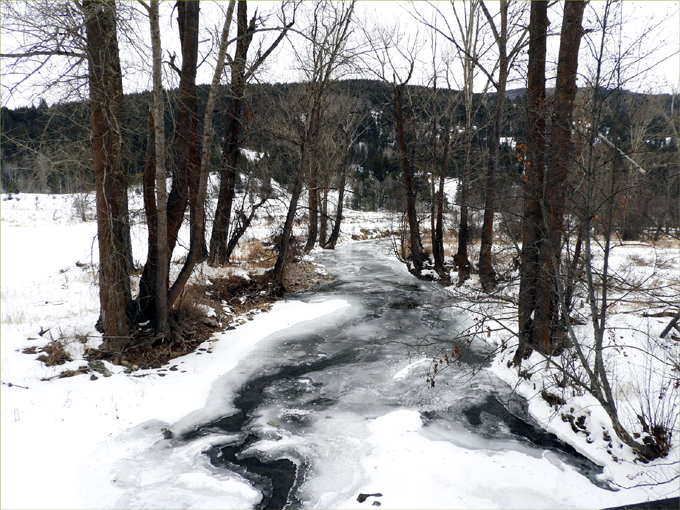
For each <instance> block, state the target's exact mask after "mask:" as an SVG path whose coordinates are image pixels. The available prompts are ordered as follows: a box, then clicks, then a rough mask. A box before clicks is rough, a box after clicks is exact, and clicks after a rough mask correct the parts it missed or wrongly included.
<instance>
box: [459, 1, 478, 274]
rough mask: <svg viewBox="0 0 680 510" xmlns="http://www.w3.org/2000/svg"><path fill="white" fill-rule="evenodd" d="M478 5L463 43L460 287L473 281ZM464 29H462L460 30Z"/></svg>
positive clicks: (472, 7)
mask: <svg viewBox="0 0 680 510" xmlns="http://www.w3.org/2000/svg"><path fill="white" fill-rule="evenodd" d="M478 7H479V3H478V2H470V10H469V13H468V19H467V22H466V26H465V35H464V38H463V43H464V46H465V49H464V52H463V79H464V83H463V93H464V96H465V163H464V167H463V176H462V178H461V181H460V188H461V194H460V225H459V229H458V252H457V253H456V260H457V264H458V285H462V284H463V283H464V282H465V281H466V280H468V279H469V278H470V271H471V265H470V259H469V257H468V244H469V242H470V224H469V200H470V199H469V193H470V172H471V166H472V138H473V136H474V133H473V129H474V113H473V108H474V104H473V99H474V95H473V90H474V69H475V61H476V51H477V37H478V25H479V24H478V22H477V20H478V12H477V8H478ZM461 28H462V27H461Z"/></svg>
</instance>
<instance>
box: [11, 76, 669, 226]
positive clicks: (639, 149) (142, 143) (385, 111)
mask: <svg viewBox="0 0 680 510" xmlns="http://www.w3.org/2000/svg"><path fill="white" fill-rule="evenodd" d="M304 87H305V84H300V83H297V84H255V85H252V84H251V85H248V87H247V90H248V94H247V97H248V101H247V105H246V106H244V108H243V111H242V117H243V121H244V127H245V130H246V136H245V140H244V147H245V148H247V149H249V150H251V151H256V152H257V153H261V154H263V155H265V159H266V162H267V163H266V165H261V167H260V169H261V170H262V169H263V168H265V167H266V171H267V172H268V173H269V175H270V176H271V177H272V178H274V179H275V180H276V181H277V182H279V183H281V184H283V185H288V184H289V183H290V173H291V171H292V169H293V168H295V165H296V164H297V162H296V160H295V158H296V155H295V154H294V151H290V150H287V149H286V140H283V139H282V138H281V137H280V136H277V135H276V129H275V127H274V126H272V125H271V122H272V117H271V116H270V113H271V110H272V108H277V107H281V106H282V105H284V104H286V102H290V101H291V98H293V97H296V96H299V95H300V94H303V93H304ZM208 88H209V87H208V86H207V85H200V86H198V87H197V95H198V102H199V112H200V115H199V119H203V114H204V112H205V104H206V101H207V97H208ZM332 90H333V95H335V96H337V98H338V101H341V102H346V104H348V105H349V104H351V105H352V106H351V107H350V108H351V109H352V110H356V112H358V113H360V114H361V124H360V126H359V128H358V134H357V136H356V139H355V140H354V141H353V143H352V146H351V149H350V154H351V155H350V165H351V166H352V169H353V176H352V177H353V179H354V182H353V184H354V189H355V194H354V195H353V196H352V197H351V198H350V199H349V200H350V205H351V206H352V207H353V208H355V209H358V210H377V209H384V208H387V209H390V210H397V209H398V207H399V203H398V201H399V197H400V192H399V189H400V184H399V183H400V180H399V179H400V173H401V167H400V162H399V155H398V151H397V147H396V144H397V134H396V125H395V118H394V108H393V106H392V103H393V100H392V97H391V95H392V91H391V88H390V86H389V85H388V84H386V83H384V82H380V81H377V80H346V81H341V82H338V83H334V84H333V85H332ZM408 94H409V96H410V98H411V100H412V101H413V104H414V109H415V113H414V116H415V117H416V118H417V121H416V123H415V124H416V125H415V126H414V128H413V133H411V140H410V143H411V145H412V147H413V149H412V150H414V151H415V150H416V147H417V146H418V145H420V148H419V150H420V151H421V152H424V148H423V145H426V143H427V142H425V141H424V140H423V139H422V138H421V137H419V133H420V134H422V133H423V132H424V131H426V130H427V129H428V125H429V124H430V123H431V122H432V118H433V115H432V112H433V111H435V112H441V111H442V110H443V109H444V108H445V107H446V105H447V104H448V103H449V102H453V103H457V106H456V108H455V112H456V117H455V118H456V125H455V126H454V127H453V128H452V132H453V134H454V138H455V136H456V135H458V138H459V141H458V142H459V143H458V147H459V150H458V152H457V153H456V152H455V149H454V151H453V154H452V157H451V160H450V161H449V164H448V169H447V176H448V177H459V174H460V169H461V165H462V159H463V154H462V134H463V131H464V125H465V105H464V104H463V100H462V95H461V92H459V91H455V90H443V91H442V90H439V91H438V95H439V97H438V98H437V104H434V103H433V100H432V96H433V94H432V91H431V90H428V89H426V88H424V87H408ZM588 94H589V92H588V91H581V93H580V95H581V96H583V97H586V96H587V95H588ZM600 94H601V95H602V96H603V99H604V101H605V102H606V103H607V105H608V108H609V110H610V113H609V114H608V115H607V116H606V117H605V119H604V120H603V122H602V126H603V131H604V132H605V133H611V136H609V139H610V140H612V139H613V136H616V137H617V142H616V143H617V145H618V146H619V147H620V148H621V150H622V151H624V152H626V153H630V154H635V158H637V159H639V158H641V161H643V162H644V163H643V166H645V170H647V171H648V174H649V175H648V178H647V179H648V184H649V188H650V189H649V190H648V192H649V198H650V199H651V198H653V197H657V198H660V199H661V201H662V202H660V203H659V202H657V205H659V206H661V203H662V204H663V206H664V207H669V208H670V210H669V211H668V212H669V213H670V214H671V217H670V218H669V220H670V221H672V220H673V218H677V210H676V209H677V208H676V207H674V206H673V204H675V205H677V200H676V199H677V197H678V193H677V192H678V183H677V175H678V166H677V164H678V162H677V158H676V157H675V156H676V154H677V152H676V151H677V136H676V132H675V130H674V129H673V124H672V119H673V118H674V116H675V115H677V112H678V108H680V99H679V98H678V96H675V97H673V96H671V95H669V94H663V95H655V96H647V95H644V94H636V93H630V92H627V91H608V90H601V91H600ZM167 96H168V103H169V107H168V109H167V111H166V126H165V128H166V133H167V134H168V136H169V137H170V139H172V138H173V137H174V136H175V133H174V129H175V125H176V124H175V119H176V116H177V108H178V106H177V103H178V99H177V96H178V90H177V89H175V90H171V91H168V92H167ZM474 101H475V104H474V106H473V109H474V111H475V118H474V126H475V133H474V137H473V143H474V147H475V150H474V151H473V158H474V159H475V160H476V161H477V164H475V165H474V166H473V175H471V181H470V183H471V186H472V188H473V189H474V190H476V191H477V192H481V186H483V173H484V165H485V157H486V153H485V150H486V149H488V141H489V140H490V134H491V121H492V119H491V114H492V112H493V110H494V106H495V94H494V93H489V94H486V95H481V94H475V95H474ZM228 102H229V99H228V87H226V86H222V87H220V92H219V99H218V101H217V106H216V108H215V113H216V115H215V119H214V126H215V127H214V129H215V132H216V133H218V134H219V133H224V132H226V125H227V115H226V111H227V106H228ZM150 105H151V93H150V92H144V93H137V94H130V95H127V96H126V97H125V138H126V139H125V153H124V154H125V166H126V168H127V170H128V172H129V175H130V179H131V180H132V182H133V183H134V182H138V181H139V180H140V179H141V175H142V173H143V171H144V161H145V154H146V148H147V134H148V133H147V114H148V111H149V108H150ZM89 116H90V111H89V106H88V104H86V103H76V102H72V103H66V104H56V105H53V106H51V107H48V106H47V104H46V103H45V102H44V101H42V102H41V103H40V104H39V105H38V106H32V107H26V108H19V109H16V110H10V109H7V108H4V107H3V108H2V110H1V116H0V121H1V122H2V128H1V129H2V131H1V132H2V137H1V138H0V141H1V150H2V167H1V168H2V189H3V191H4V192H10V193H20V192H38V193H73V192H89V191H92V190H93V185H94V180H93V179H94V177H93V173H92V151H91V148H90V145H89V144H90V140H89V137H90V130H91V126H90V117H89ZM200 129H202V125H201V126H200ZM419 130H420V131H419ZM614 133H616V134H615V135H614ZM525 143H526V90H525V89H515V90H511V91H508V92H507V103H506V114H505V121H504V124H503V147H502V150H501V154H500V157H501V162H500V167H501V168H502V170H503V175H504V176H505V179H504V180H503V182H504V183H505V184H506V185H509V184H511V183H517V182H518V181H517V179H518V178H519V177H520V175H521V172H522V168H523V167H522V165H521V161H520V159H518V157H517V155H518V152H519V149H517V147H518V146H521V145H522V144H525ZM454 147H455V143H454ZM421 159H422V165H424V166H425V165H427V164H428V163H427V161H426V159H427V156H426V155H422V156H421ZM240 164H241V165H243V166H244V167H245V166H246V165H247V158H245V157H242V158H241V163H240ZM220 165H221V153H220V151H219V150H215V152H214V156H213V160H212V166H213V170H215V171H216V170H217V169H218V168H219V167H220ZM423 186H424V185H423ZM424 187H425V188H426V186H424ZM423 192H424V193H426V194H427V191H426V190H424V191H423ZM475 197H476V200H475V201H476V202H478V205H479V206H480V207H483V202H480V197H479V196H478V193H477V194H476V195H475Z"/></svg>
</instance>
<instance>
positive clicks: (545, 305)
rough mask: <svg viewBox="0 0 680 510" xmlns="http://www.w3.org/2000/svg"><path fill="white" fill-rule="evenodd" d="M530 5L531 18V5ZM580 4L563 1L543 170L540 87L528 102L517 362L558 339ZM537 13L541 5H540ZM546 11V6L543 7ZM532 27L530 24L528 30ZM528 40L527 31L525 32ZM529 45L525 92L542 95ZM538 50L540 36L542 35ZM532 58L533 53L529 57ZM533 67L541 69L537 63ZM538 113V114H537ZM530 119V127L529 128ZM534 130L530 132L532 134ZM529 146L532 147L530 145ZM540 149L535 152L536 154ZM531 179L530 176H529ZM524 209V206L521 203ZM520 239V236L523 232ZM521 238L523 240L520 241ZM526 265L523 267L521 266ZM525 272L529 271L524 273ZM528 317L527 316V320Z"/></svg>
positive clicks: (548, 348) (582, 5)
mask: <svg viewBox="0 0 680 510" xmlns="http://www.w3.org/2000/svg"><path fill="white" fill-rule="evenodd" d="M537 4H543V2H534V3H532V5H531V12H532V21H533V19H534V18H533V15H534V6H535V5H537ZM584 9H585V2H582V1H573V2H567V3H566V4H565V12H564V20H563V23H562V33H561V37H560V51H559V58H558V63H557V80H556V86H555V100H554V109H553V121H552V127H551V129H552V131H551V139H550V145H551V147H550V149H551V161H550V165H549V166H548V168H547V170H545V169H544V168H545V155H544V151H545V117H544V116H543V115H540V113H541V112H540V91H539V90H538V89H539V87H538V86H537V88H536V90H537V92H539V94H538V95H534V94H533V93H531V92H529V93H531V94H532V96H531V97H532V99H531V100H530V103H529V108H530V110H529V115H530V119H529V126H528V133H529V132H531V134H532V138H529V142H530V145H529V154H530V155H531V156H530V161H529V163H530V167H531V169H532V171H533V173H532V174H531V175H530V174H529V172H527V181H529V182H528V186H527V187H528V190H529V192H530V195H531V196H529V197H527V194H525V199H527V198H529V203H528V206H529V207H528V212H529V214H528V215H527V214H526V212H525V227H526V229H527V232H526V241H525V242H526V245H525V246H526V248H525V246H523V248H522V252H523V260H522V270H521V280H520V310H519V317H520V328H519V329H520V342H521V343H520V348H519V349H518V351H517V353H516V355H515V361H516V363H518V362H519V361H520V360H521V359H522V358H523V357H526V356H527V355H528V354H529V353H530V352H531V349H539V350H540V351H541V352H543V353H544V354H548V355H550V354H552V353H553V351H554V350H555V349H556V348H558V347H559V346H560V344H561V340H562V338H561V337H562V334H561V331H562V328H561V327H560V322H559V321H560V314H559V311H560V307H559V299H558V285H561V282H559V281H558V279H559V278H560V272H561V269H560V258H561V248H562V235H563V224H562V219H563V216H564V203H565V197H566V189H567V177H568V175H569V164H570V155H571V128H572V116H573V109H574V99H575V97H576V71H577V67H578V50H579V46H580V42H581V37H582V35H583V29H582V26H581V23H582V20H583V11H584ZM541 11H543V8H542V7H541ZM546 11H547V7H546ZM541 19H544V20H545V25H543V23H544V22H543V21H537V23H538V27H539V28H540V30H543V26H545V29H546V30H547V12H546V14H545V18H543V17H542V16H541ZM531 30H532V28H531V26H530V31H531ZM530 38H531V35H530ZM529 47H530V49H529V53H530V56H529V66H530V70H529V79H530V80H531V81H530V85H529V91H531V90H532V87H531V85H532V84H537V83H538V84H540V82H541V81H542V84H543V85H542V92H543V98H545V50H544V49H543V65H542V80H541V78H540V77H539V76H538V71H537V76H536V77H535V79H532V74H533V73H532V62H533V61H532V51H531V42H530V46H529ZM543 48H545V39H544V38H543ZM533 56H534V57H536V58H538V55H533ZM537 67H538V68H539V70H540V68H541V66H540V65H538V63H537ZM539 116H540V118H539ZM532 117H533V120H534V122H536V123H537V124H536V126H532ZM534 128H535V129H536V131H535V132H534V131H533V130H534ZM532 146H533V148H532ZM538 151H540V153H538ZM531 177H533V178H534V180H532V179H531ZM525 211H527V208H526V207H525ZM523 237H524V236H523ZM523 240H524V239H523ZM525 263H526V267H524V264H525ZM530 271H531V273H532V274H529V272H530ZM532 316H533V318H532Z"/></svg>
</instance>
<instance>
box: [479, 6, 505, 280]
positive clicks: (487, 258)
mask: <svg viewBox="0 0 680 510" xmlns="http://www.w3.org/2000/svg"><path fill="white" fill-rule="evenodd" d="M482 8H483V9H484V12H485V14H487V18H489V19H490V16H489V15H488V11H486V8H485V6H484V5H483V4H482ZM500 14H501V29H500V32H498V33H496V34H494V36H495V38H496V45H497V46H498V83H497V84H496V111H495V114H494V123H493V138H492V140H491V149H490V151H489V163H488V166H487V173H486V199H485V203H484V224H483V225H482V242H481V247H480V251H479V280H480V283H481V284H482V289H484V292H491V291H492V290H493V288H494V287H495V285H496V272H495V271H494V269H493V265H492V262H491V249H492V247H493V223H494V213H495V208H496V189H497V187H498V184H497V177H496V176H497V175H498V166H499V159H500V157H499V149H500V143H501V135H502V130H503V115H504V113H505V89H506V86H507V81H508V66H509V64H508V55H507V52H508V50H507V43H508V2H507V0H503V1H501V3H500Z"/></svg>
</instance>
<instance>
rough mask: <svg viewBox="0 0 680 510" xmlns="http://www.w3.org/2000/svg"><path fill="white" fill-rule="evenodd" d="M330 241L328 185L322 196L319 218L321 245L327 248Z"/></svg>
mask: <svg viewBox="0 0 680 510" xmlns="http://www.w3.org/2000/svg"><path fill="white" fill-rule="evenodd" d="M327 241H328V185H325V186H324V188H323V195H321V214H320V218H319V244H320V245H321V246H325V245H326V243H327Z"/></svg>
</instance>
